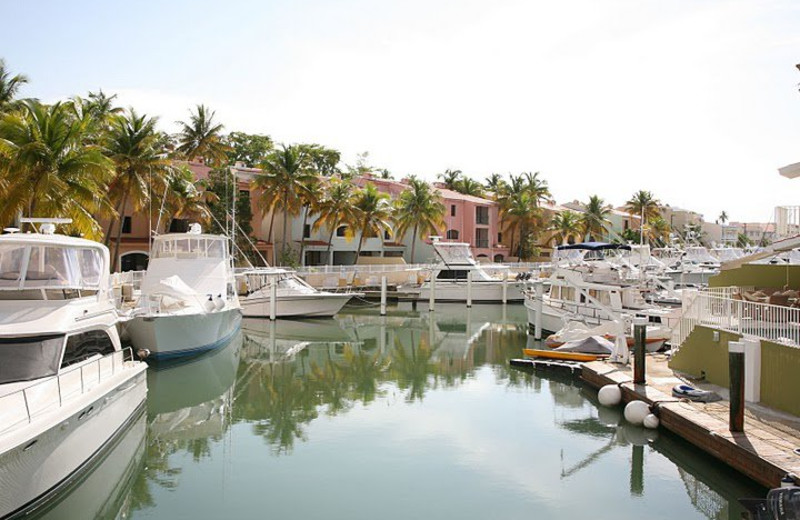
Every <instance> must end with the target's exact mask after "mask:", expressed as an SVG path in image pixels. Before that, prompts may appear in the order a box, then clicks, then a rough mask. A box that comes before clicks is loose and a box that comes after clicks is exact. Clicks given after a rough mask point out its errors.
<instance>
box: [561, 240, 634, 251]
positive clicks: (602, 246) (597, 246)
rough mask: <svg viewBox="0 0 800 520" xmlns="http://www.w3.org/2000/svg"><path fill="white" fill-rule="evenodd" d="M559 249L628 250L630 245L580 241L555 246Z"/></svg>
mask: <svg viewBox="0 0 800 520" xmlns="http://www.w3.org/2000/svg"><path fill="white" fill-rule="evenodd" d="M556 249H558V250H559V251H564V250H571V249H582V250H586V251H605V250H606V249H622V250H625V251H630V250H631V246H629V245H627V244H611V243H609V242H581V243H579V244H563V245H560V246H558V247H556Z"/></svg>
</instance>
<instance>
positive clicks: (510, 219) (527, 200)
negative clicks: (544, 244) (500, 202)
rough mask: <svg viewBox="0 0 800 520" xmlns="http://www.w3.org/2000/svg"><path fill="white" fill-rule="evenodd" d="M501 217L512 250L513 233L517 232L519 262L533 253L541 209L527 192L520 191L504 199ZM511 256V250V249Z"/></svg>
mask: <svg viewBox="0 0 800 520" xmlns="http://www.w3.org/2000/svg"><path fill="white" fill-rule="evenodd" d="M504 204H505V205H504V206H503V215H504V219H505V222H506V224H507V226H508V227H507V229H508V230H509V231H508V232H510V233H511V242H512V248H513V242H514V232H515V231H516V230H519V245H518V250H517V256H518V257H519V259H520V260H523V259H527V258H529V256H530V255H531V254H532V252H533V250H532V249H533V248H532V246H533V237H534V236H535V235H536V234H538V233H536V232H535V230H536V228H538V227H539V225H540V221H541V215H542V212H541V208H539V207H538V206H537V204H536V202H535V199H534V196H533V195H532V194H531V193H530V192H528V191H520V192H518V193H514V194H512V195H511V196H510V197H508V198H507V199H505V202H504ZM511 251H512V254H513V251H514V250H513V249H511Z"/></svg>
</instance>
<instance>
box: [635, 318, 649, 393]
mask: <svg viewBox="0 0 800 520" xmlns="http://www.w3.org/2000/svg"><path fill="white" fill-rule="evenodd" d="M646 346H647V318H634V319H633V383H634V384H636V385H644V384H647V381H646V377H645V374H646V369H645V356H644V353H645V350H646Z"/></svg>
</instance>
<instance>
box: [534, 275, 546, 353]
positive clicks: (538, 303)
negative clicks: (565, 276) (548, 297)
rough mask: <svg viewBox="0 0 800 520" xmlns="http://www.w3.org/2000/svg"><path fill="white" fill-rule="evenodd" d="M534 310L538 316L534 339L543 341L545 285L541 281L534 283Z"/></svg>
mask: <svg viewBox="0 0 800 520" xmlns="http://www.w3.org/2000/svg"><path fill="white" fill-rule="evenodd" d="M533 298H534V300H533V309H534V314H535V316H536V318H535V320H534V323H533V339H542V312H543V309H542V299H543V298H544V283H543V282H542V281H541V280H537V281H535V282H533Z"/></svg>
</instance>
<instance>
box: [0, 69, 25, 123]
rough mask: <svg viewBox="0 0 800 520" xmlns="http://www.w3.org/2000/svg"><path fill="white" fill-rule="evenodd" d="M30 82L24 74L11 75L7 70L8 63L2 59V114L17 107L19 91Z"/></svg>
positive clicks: (0, 83)
mask: <svg viewBox="0 0 800 520" xmlns="http://www.w3.org/2000/svg"><path fill="white" fill-rule="evenodd" d="M27 82H28V77H27V76H25V75H23V74H15V75H13V76H12V75H11V71H9V70H8V69H7V68H6V62H5V60H3V59H2V58H0V114H2V113H3V112H4V111H6V110H9V109H11V108H13V107H14V106H15V103H14V98H15V97H16V95H17V92H19V89H20V88H21V87H22V85H24V84H25V83H27Z"/></svg>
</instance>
